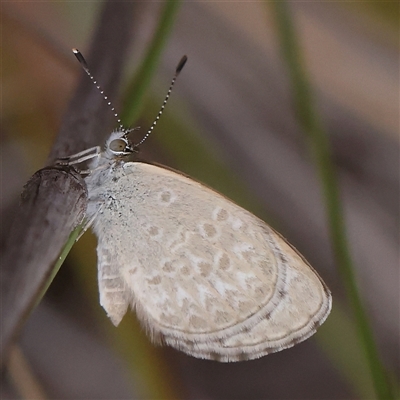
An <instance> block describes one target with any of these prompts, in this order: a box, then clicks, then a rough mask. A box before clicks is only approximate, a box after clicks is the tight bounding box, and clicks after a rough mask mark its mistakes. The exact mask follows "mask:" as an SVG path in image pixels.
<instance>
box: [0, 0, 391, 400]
mask: <svg viewBox="0 0 400 400" xmlns="http://www.w3.org/2000/svg"><path fill="white" fill-rule="evenodd" d="M379 3H380V2H376V3H374V2H358V3H350V2H342V3H339V2H336V3H322V2H320V3H310V2H295V3H290V8H291V11H292V14H293V18H294V20H295V23H296V28H297V30H298V33H299V41H300V43H301V45H302V50H303V51H304V57H305V61H306V67H307V68H308V72H309V75H310V79H311V82H312V84H313V86H314V90H315V96H316V100H317V104H318V109H319V111H320V112H321V115H322V118H323V122H324V124H325V126H326V129H327V130H328V132H329V135H330V140H331V144H332V148H333V150H334V160H335V164H336V166H337V168H338V173H339V177H340V183H341V190H342V200H343V202H344V206H345V213H346V214H345V215H346V222H347V228H348V235H349V240H350V245H351V251H352V256H353V258H354V261H355V263H356V267H357V277H358V279H359V287H360V290H361V293H362V295H363V297H364V299H365V303H366V305H367V309H368V313H369V316H370V318H371V321H372V325H373V328H374V332H375V334H376V338H377V342H378V345H379V349H380V351H381V354H382V357H383V360H384V362H385V364H386V366H387V367H388V368H389V369H390V370H391V371H392V372H393V373H394V375H395V376H397V377H398V375H399V357H398V355H399V340H398V339H399V268H398V266H399V264H398V261H399V258H398V255H399V254H398V251H399V250H398V247H399V235H398V234H399V232H398V222H399V207H398V204H399V203H398V201H399V22H398V5H397V6H396V5H395V3H384V4H379ZM161 5H162V4H160V3H149V4H147V5H146V7H143V10H142V11H141V15H140V16H139V26H136V27H135V28H136V30H137V31H139V32H140V35H139V36H138V37H135V40H134V45H133V46H132V49H131V51H130V62H129V64H128V65H127V66H126V67H125V70H126V79H125V83H126V82H127V80H128V77H129V76H131V74H132V72H134V71H135V68H136V66H137V64H138V62H139V60H140V59H141V57H142V56H143V54H144V51H145V49H146V46H147V45H148V42H149V40H150V38H151V35H152V32H153V29H154V27H155V25H156V23H157V19H158V17H159V13H160V7H161ZM391 7H392V8H391ZM100 11H101V3H98V2H92V3H89V2H82V3H77V2H71V3H69V2H57V3H54V2H52V3H36V2H31V3H29V2H28V3H17V2H10V3H7V4H5V3H3V5H2V43H1V46H2V110H1V111H2V121H1V122H2V125H1V133H2V136H1V166H2V168H1V210H0V211H1V215H2V220H1V228H2V243H4V239H5V237H6V236H7V231H8V227H9V226H10V224H11V220H12V216H13V212H14V211H15V210H16V208H15V206H16V205H17V204H18V198H19V194H20V192H21V189H22V186H23V185H24V183H25V182H26V181H27V180H28V178H29V177H30V176H31V175H32V174H33V173H34V172H35V171H36V170H37V169H39V168H41V167H43V166H44V165H45V162H46V158H47V156H48V153H49V150H50V148H51V144H52V141H53V140H54V137H55V135H56V133H57V130H58V127H59V125H60V121H61V118H62V115H63V113H64V111H65V109H66V106H67V104H68V100H69V98H70V97H71V95H72V93H73V90H74V87H75V82H76V79H77V77H78V74H79V73H80V67H79V65H78V63H77V62H76V60H75V58H74V57H73V55H72V53H71V51H70V49H71V47H78V48H79V49H80V50H81V51H82V52H83V54H85V50H86V49H88V46H89V43H90V38H91V35H92V32H93V30H94V27H95V24H96V21H97V18H98V15H99V13H100ZM396 13H397V14H396ZM275 28H276V26H275V22H274V14H273V12H272V7H270V6H269V5H268V4H265V3H259V2H184V3H182V6H181V8H180V10H179V12H178V16H177V20H176V23H175V26H174V28H173V31H172V35H171V37H170V39H169V40H168V43H167V46H166V48H165V51H164V53H163V56H162V63H161V65H160V67H159V68H158V70H157V73H156V77H155V79H154V82H153V84H152V87H151V93H150V94H149V96H148V98H147V107H146V108H145V111H144V112H143V118H142V119H141V120H140V121H139V122H138V125H141V126H142V127H143V129H144V128H145V127H147V126H149V125H150V124H151V121H152V118H154V116H155V115H156V113H157V111H158V108H159V106H160V105H161V103H162V100H163V98H164V95H165V92H166V89H167V87H168V84H169V81H170V79H171V77H172V76H173V71H174V68H175V66H176V64H177V62H178V61H179V59H180V57H181V56H182V55H183V54H187V55H188V57H189V61H188V64H187V66H186V67H185V69H184V71H183V72H182V74H181V76H180V77H179V80H178V83H177V85H176V87H175V89H174V93H173V95H172V98H171V101H170V103H169V105H168V107H167V109H166V112H165V114H164V117H163V119H162V120H161V122H160V124H159V125H158V127H157V130H156V135H154V137H152V138H151V140H150V141H149V143H147V144H146V146H144V148H143V153H142V157H143V158H146V159H147V160H151V161H158V162H161V163H164V164H166V165H169V166H171V167H175V168H178V169H180V170H182V171H183V172H186V173H189V174H190V175H192V176H193V177H196V178H198V179H200V180H202V181H204V182H205V183H208V184H209V185H210V186H212V187H214V188H216V189H218V190H219V191H222V192H224V193H225V194H226V195H228V196H229V197H231V198H232V199H234V200H235V201H237V202H238V203H240V204H243V205H244V206H246V207H247V208H249V209H252V210H253V211H254V212H256V213H257V214H258V215H260V216H261V217H262V218H263V219H265V220H267V221H268V222H269V223H271V224H272V225H273V226H274V227H276V228H277V229H278V230H279V231H281V232H282V233H283V234H284V235H285V236H286V237H287V238H288V239H289V241H290V242H291V243H293V244H294V246H295V247H296V248H298V249H299V250H300V251H301V252H302V253H303V254H304V255H305V256H306V258H307V259H308V260H309V261H310V263H311V264H312V265H313V266H314V268H316V269H317V271H318V272H319V273H320V274H321V276H322V277H323V278H324V280H325V281H326V282H327V284H328V286H330V288H331V289H332V292H333V296H334V310H333V312H332V316H331V317H329V319H328V321H327V322H326V324H325V325H324V326H323V327H322V328H321V330H320V331H319V332H318V333H317V334H316V335H315V337H313V338H312V339H310V340H308V341H307V342H305V343H302V344H300V345H298V346H296V347H295V348H293V349H290V350H286V351H283V352H281V353H277V354H273V355H270V356H267V357H264V358H262V359H260V360H256V361H251V362H245V363H237V364H218V363H215V362H210V361H202V360H196V359H193V358H190V357H188V356H185V355H183V354H180V353H178V352H176V351H174V350H170V349H154V348H153V347H152V346H151V345H150V344H149V342H148V341H147V339H146V338H145V337H144V335H143V334H141V333H140V329H138V327H137V324H136V323H135V321H134V319H135V317H134V315H128V316H126V317H125V319H124V323H123V324H122V326H121V328H118V329H115V328H114V327H113V326H112V325H111V323H110V322H109V321H108V320H107V318H106V316H105V314H104V313H103V312H102V310H101V309H100V305H99V304H98V302H97V303H96V301H97V299H96V296H97V293H96V290H97V289H96V285H97V276H96V270H95V268H96V257H95V245H96V244H95V239H94V238H93V237H92V235H91V234H90V233H86V234H85V236H84V237H83V238H82V239H81V240H80V241H79V242H78V244H77V245H76V246H75V248H74V249H73V251H72V252H71V254H70V256H69V258H68V260H67V262H66V263H65V265H64V266H63V267H62V268H61V270H60V273H59V274H58V275H57V277H56V279H55V281H54V282H53V284H52V286H51V287H50V289H49V291H48V293H47V295H46V296H45V298H44V300H43V301H42V302H41V304H40V305H39V306H38V307H37V308H36V310H35V311H34V312H33V314H32V315H31V317H30V319H29V320H28V323H27V325H26V326H25V328H24V330H23V334H22V339H21V347H20V349H21V350H22V353H23V355H24V358H25V361H27V362H28V363H29V365H30V369H31V371H32V373H33V376H34V378H35V380H36V383H37V384H38V385H40V386H41V388H42V390H43V392H44V393H46V397H47V398H50V399H128V398H154V396H155V393H157V396H158V397H165V398H167V397H168V398H171V397H176V398H188V399H261V398H263V399H264V398H265V399H290V398H296V399H310V398H315V399H343V398H366V396H368V395H369V394H370V393H371V383H370V382H369V381H368V380H367V381H365V378H363V376H362V371H359V370H358V369H357V367H356V366H357V358H358V357H359V356H358V354H357V350H355V348H356V347H357V343H354V342H353V340H354V336H353V328H352V326H351V313H350V311H349V309H348V305H347V302H346V299H345V297H344V290H343V285H342V283H341V282H340V278H339V276H338V274H337V271H336V268H335V263H334V260H333V257H332V253H331V249H330V244H329V239H328V234H327V227H326V223H325V214H324V206H323V202H322V199H321V193H320V188H319V182H318V179H317V175H316V172H315V168H314V166H313V163H312V159H311V157H310V154H309V151H308V147H307V142H306V140H305V136H304V135H303V133H302V132H301V130H300V129H299V126H298V124H297V122H296V119H295V116H294V112H293V107H292V103H291V93H290V87H289V84H288V78H287V70H286V67H285V66H284V64H283V62H282V59H281V54H280V50H279V44H278V39H277V33H276V29H275ZM100 83H101V82H100ZM123 88H124V85H122V89H121V92H122V93H123ZM114 102H115V103H116V106H117V108H118V107H121V105H120V103H119V102H118V99H115V100H114ZM174 127H175V128H174ZM177 127H179V129H181V130H184V132H185V134H186V135H187V136H186V139H187V141H185V142H182V141H178V142H177V141H176V138H175V136H174V134H175V132H174V129H178V128H177ZM108 133H109V132H107V131H105V132H104V137H105V136H107V134H108ZM193 160H196V161H197V163H193V162H192V161H193ZM221 171H222V172H221ZM228 177H229V178H228ZM228 181H229V183H227V182H228ZM88 282H89V283H88ZM93 299H94V300H93ZM118 335H122V336H118ZM126 346H127V347H126ZM353 351H354V352H353ZM20 363H22V361H21V360H20ZM17 365H18V362H17ZM19 365H20V366H21V364H19ZM18 370H19V369H18V367H17V369H16V371H18ZM22 381H26V379H24V378H22ZM2 382H3V384H2V387H1V393H0V397H1V398H4V399H14V398H33V397H32V396H30V395H29V393H30V392H29V390H33V389H32V387H31V389H30V388H29V386H28V388H27V389H26V390H27V392H25V394H23V391H24V389H23V388H22V387H21V375H20V376H19V378H18V372H17V373H16V375H12V374H10V373H5V374H3V381H2ZM157 385H159V387H160V389H157V388H155V387H156V386H157ZM158 390H159V391H158ZM31 393H33V392H31ZM163 393H164V394H163Z"/></svg>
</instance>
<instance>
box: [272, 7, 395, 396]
mask: <svg viewBox="0 0 400 400" xmlns="http://www.w3.org/2000/svg"><path fill="white" fill-rule="evenodd" d="M272 5H273V8H274V11H275V14H276V21H277V28H278V34H279V39H280V41H281V50H282V53H283V56H284V60H285V62H286V65H287V68H288V71H289V74H290V79H291V83H292V88H293V97H294V100H295V107H296V112H297V116H298V119H299V122H300V124H301V126H302V128H303V130H304V132H305V133H306V135H307V139H308V142H309V147H310V150H311V152H312V155H313V157H314V160H315V165H316V167H317V169H318V173H319V176H320V180H321V185H322V191H323V195H324V199H325V208H326V213H327V218H328V224H329V230H330V237H331V241H332V247H333V250H334V254H335V258H336V264H337V266H338V269H339V273H340V275H341V277H342V281H343V284H344V286H345V288H346V293H347V296H348V299H349V302H350V304H351V307H352V310H353V312H354V321H355V324H356V331H357V338H358V341H359V343H360V345H361V347H362V351H363V353H364V356H365V362H366V363H367V364H368V366H369V370H370V373H371V377H372V380H373V383H374V387H375V391H376V396H377V398H379V399H392V398H394V396H393V394H392V390H391V386H390V384H389V380H388V375H387V373H386V371H385V368H384V366H383V364H382V362H381V359H380V356H379V353H378V349H377V346H376V343H375V340H374V337H373V333H372V330H371V327H370V324H369V321H368V316H367V312H366V310H365V308H364V306H363V304H362V301H361V296H360V293H359V290H358V288H357V281H356V277H355V273H354V266H353V262H352V260H351V256H350V250H349V244H348V240H347V236H346V229H345V222H344V217H343V210H342V205H341V201H340V196H339V185H338V181H337V177H336V172H335V169H334V165H333V161H332V156H331V150H330V145H329V140H328V136H327V134H326V132H325V130H324V128H323V126H322V123H321V121H320V119H319V116H318V115H317V112H316V111H315V106H314V102H313V98H312V88H311V85H310V83H309V80H308V77H307V74H306V71H305V68H304V67H303V63H302V57H301V52H300V47H299V45H298V43H297V41H296V32H295V29H294V26H293V22H292V19H291V16H290V13H289V10H288V6H287V3H286V2H285V1H276V2H273V3H272Z"/></svg>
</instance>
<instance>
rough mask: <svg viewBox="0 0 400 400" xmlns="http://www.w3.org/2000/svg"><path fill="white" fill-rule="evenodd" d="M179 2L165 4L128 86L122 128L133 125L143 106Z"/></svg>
mask: <svg viewBox="0 0 400 400" xmlns="http://www.w3.org/2000/svg"><path fill="white" fill-rule="evenodd" d="M180 4H181V2H180V1H174V0H169V1H167V2H166V3H165V5H164V9H163V11H162V15H161V18H160V22H159V24H158V27H157V30H156V32H155V34H154V36H153V39H152V41H151V43H150V45H149V47H148V49H147V52H146V55H145V57H144V59H143V62H142V63H141V65H140V67H139V69H138V71H137V73H136V74H135V76H134V77H133V79H132V80H131V82H130V83H129V84H128V89H127V90H126V96H125V100H124V109H123V110H122V113H121V120H122V123H123V125H124V126H131V125H133V124H134V123H135V122H136V120H137V119H138V117H139V115H140V112H141V110H142V106H143V97H144V95H145V92H146V90H147V89H148V87H149V85H150V82H151V79H152V77H153V75H154V73H155V70H156V67H157V65H158V63H159V60H160V57H161V54H162V51H163V49H164V47H165V44H166V42H167V40H168V38H169V35H170V33H171V31H172V27H173V24H174V21H175V17H176V14H177V12H178V9H179V6H180Z"/></svg>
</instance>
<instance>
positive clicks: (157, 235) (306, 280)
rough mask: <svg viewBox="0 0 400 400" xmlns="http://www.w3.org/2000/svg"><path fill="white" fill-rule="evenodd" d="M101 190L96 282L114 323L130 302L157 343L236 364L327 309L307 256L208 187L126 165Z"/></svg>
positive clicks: (289, 339)
mask: <svg viewBox="0 0 400 400" xmlns="http://www.w3.org/2000/svg"><path fill="white" fill-rule="evenodd" d="M104 191H105V193H104V196H105V197H107V198H110V199H111V200H110V201H109V202H108V204H107V205H106V206H104V209H103V210H102V211H101V212H100V213H99V215H98V216H97V218H96V220H95V223H94V230H95V233H96V234H97V236H98V257H99V287H100V297H101V299H103V300H102V305H103V307H104V308H105V309H106V311H107V313H108V315H109V316H110V318H111V319H112V321H113V322H114V323H115V324H116V325H117V324H118V323H119V321H120V320H121V319H122V316H123V315H124V313H125V311H126V306H127V304H128V302H129V303H130V304H131V305H132V307H134V308H135V309H136V313H137V315H138V318H139V319H140V320H141V322H142V323H143V324H144V326H145V327H146V329H147V331H148V333H149V334H150V336H151V337H152V339H153V340H154V341H161V342H163V343H166V344H169V345H171V346H173V347H175V348H177V349H180V350H182V351H184V352H185V353H188V354H191V355H193V356H195V357H199V358H207V359H216V360H219V361H238V360H246V359H253V358H258V357H261V356H263V355H265V354H268V353H271V352H275V351H279V350H282V349H284V348H287V347H291V346H293V345H294V344H296V343H298V342H300V341H303V340H305V339H306V338H308V337H309V336H311V335H312V334H313V333H314V332H315V330H316V328H317V327H318V326H319V325H321V324H322V322H323V321H324V320H325V319H326V317H327V315H328V314H329V312H330V309H331V295H330V292H329V290H328V289H327V287H326V286H325V284H324V283H323V281H322V280H321V279H320V277H319V276H318V274H317V273H316V272H315V271H314V270H313V269H312V268H311V267H310V266H309V264H308V263H307V262H306V261H305V260H304V258H302V256H301V255H300V254H299V253H298V252H297V251H296V250H295V249H294V248H292V247H291V246H290V245H289V244H288V243H287V242H286V241H285V240H284V239H283V238H282V237H281V236H280V235H279V234H277V233H276V232H275V231H274V230H272V229H271V228H270V227H269V226H268V225H267V224H265V223H264V222H263V221H261V220H260V219H258V218H257V217H255V216H254V215H253V214H251V213H249V212H247V211H246V210H244V209H243V208H241V207H239V206H237V205H236V204H234V203H232V202H231V201H230V200H228V199H226V198H225V197H223V196H221V195H220V194H218V193H216V192H214V191H213V190H211V189H209V188H207V187H205V186H203V185H201V184H199V183H198V182H196V181H193V180H191V179H189V178H187V177H185V176H183V175H180V174H178V173H176V172H173V171H170V170H167V169H164V168H161V167H157V166H154V165H150V164H144V163H138V162H133V163H131V162H130V163H126V164H124V165H123V166H122V167H121V168H118V171H117V172H115V176H114V178H113V183H112V185H111V184H110V185H107V190H106V189H104ZM111 266H112V267H111ZM105 299H107V301H106V300H105ZM114 300H115V302H116V303H115V304H116V305H115V304H114Z"/></svg>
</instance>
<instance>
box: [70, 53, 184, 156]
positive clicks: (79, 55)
mask: <svg viewBox="0 0 400 400" xmlns="http://www.w3.org/2000/svg"><path fill="white" fill-rule="evenodd" d="M72 52H73V53H74V54H75V57H76V58H77V60H78V61H79V63H80V64H81V66H82V68H83V70H84V71H85V72H86V74H87V75H88V76H89V78H90V79H91V81H92V82H93V84H94V85H95V86H96V88H97V89H98V90H99V92H100V94H101V95H102V96H103V98H104V100H105V101H106V102H107V105H108V106H109V107H110V109H111V111H112V112H113V113H114V117H115V118H116V119H117V123H118V125H119V129H120V130H121V131H122V132H126V133H127V134H128V133H129V132H131V131H132V130H133V129H125V128H124V127H123V125H122V123H121V119H120V118H119V115H118V113H117V111H116V110H115V108H114V106H113V105H112V103H111V101H109V100H108V97H107V95H106V94H105V93H104V90H103V89H102V88H101V86H100V85H99V84H98V83H97V81H96V79H95V78H94V76H93V75H92V73H91V72H90V70H89V67H88V64H87V62H86V60H85V58H84V57H83V55H82V53H81V52H80V51H79V50H78V49H72ZM186 61H187V57H186V56H183V57H182V58H181V60H180V61H179V63H178V65H177V67H176V69H175V75H174V77H173V78H172V81H171V83H170V85H169V89H168V92H167V95H166V96H165V99H164V101H163V103H162V106H161V108H160V111H159V112H158V114H157V116H156V118H155V120H154V122H153V123H152V124H151V126H150V128H149V129H148V131H147V132H146V134H145V135H144V136H143V138H142V139H141V140H140V141H139V143H137V144H135V145H134V147H135V148H138V147H139V146H141V145H142V144H143V143H144V142H145V141H146V140H147V138H148V137H149V136H150V135H151V133H152V132H153V130H154V128H155V126H156V125H157V122H158V120H159V119H160V117H161V114H162V113H163V112H164V108H165V106H166V104H167V102H168V99H169V97H170V96H171V92H172V88H173V86H174V84H175V81H176V79H177V78H178V75H179V73H180V72H181V71H182V68H183V67H184V66H185V64H186Z"/></svg>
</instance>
